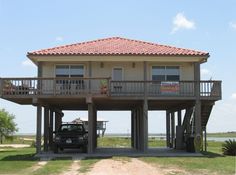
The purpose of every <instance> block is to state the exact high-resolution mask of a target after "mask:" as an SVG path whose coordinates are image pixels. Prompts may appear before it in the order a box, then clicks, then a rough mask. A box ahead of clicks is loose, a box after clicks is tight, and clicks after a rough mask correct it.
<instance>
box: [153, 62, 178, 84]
mask: <svg viewBox="0 0 236 175" xmlns="http://www.w3.org/2000/svg"><path fill="white" fill-rule="evenodd" d="M156 66H160V67H165V70H166V67H178V68H179V81H180V80H181V66H180V65H152V66H151V73H150V75H151V77H150V79H151V80H152V81H154V80H153V79H152V76H153V73H152V70H153V67H156ZM166 76H167V75H166V74H165V81H168V80H166Z"/></svg>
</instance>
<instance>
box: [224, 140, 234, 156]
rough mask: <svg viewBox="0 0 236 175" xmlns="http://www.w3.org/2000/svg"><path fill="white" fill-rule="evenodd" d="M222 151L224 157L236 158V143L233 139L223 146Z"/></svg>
mask: <svg viewBox="0 0 236 175" xmlns="http://www.w3.org/2000/svg"><path fill="white" fill-rule="evenodd" d="M222 151H223V154H224V155H230V156H235V155H236V141H235V140H234V139H233V140H231V139H229V140H226V141H225V143H223V145H222Z"/></svg>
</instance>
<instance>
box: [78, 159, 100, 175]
mask: <svg viewBox="0 0 236 175" xmlns="http://www.w3.org/2000/svg"><path fill="white" fill-rule="evenodd" d="M99 160H100V159H83V160H81V161H80V169H79V172H80V173H86V172H89V171H90V170H91V168H92V167H93V165H94V164H95V163H97V162H98V161H99Z"/></svg>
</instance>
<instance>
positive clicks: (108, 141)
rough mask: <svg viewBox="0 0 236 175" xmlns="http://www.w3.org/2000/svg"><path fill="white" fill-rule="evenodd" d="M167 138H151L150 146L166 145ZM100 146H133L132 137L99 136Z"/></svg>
mask: <svg viewBox="0 0 236 175" xmlns="http://www.w3.org/2000/svg"><path fill="white" fill-rule="evenodd" d="M165 144H166V142H165V140H160V139H157V138H155V137H153V138H149V140H148V145H149V147H165V146H166V145H165ZM98 147H112V148H116V147H118V148H121V147H131V139H130V138H126V137H99V138H98Z"/></svg>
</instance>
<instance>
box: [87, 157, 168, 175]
mask: <svg viewBox="0 0 236 175" xmlns="http://www.w3.org/2000/svg"><path fill="white" fill-rule="evenodd" d="M124 174H125V175H144V174H145V175H164V174H166V173H165V172H164V171H163V170H162V169H159V168H156V167H154V166H152V165H149V164H147V163H145V162H143V161H140V160H138V159H135V158H133V159H131V161H119V160H112V159H106V160H101V161H99V162H98V163H96V164H95V165H94V167H93V168H92V170H91V171H90V172H88V173H86V175H124Z"/></svg>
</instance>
